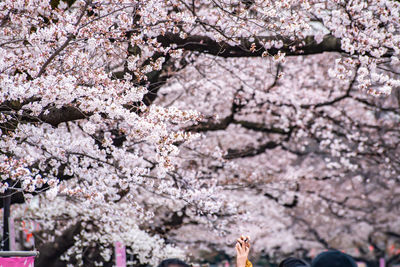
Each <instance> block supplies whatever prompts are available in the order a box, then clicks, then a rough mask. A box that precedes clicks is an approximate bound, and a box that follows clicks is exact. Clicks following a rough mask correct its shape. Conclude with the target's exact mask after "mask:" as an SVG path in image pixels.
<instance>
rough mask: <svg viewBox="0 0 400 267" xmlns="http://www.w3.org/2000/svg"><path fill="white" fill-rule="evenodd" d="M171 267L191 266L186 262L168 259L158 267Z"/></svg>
mask: <svg viewBox="0 0 400 267" xmlns="http://www.w3.org/2000/svg"><path fill="white" fill-rule="evenodd" d="M170 265H176V266H179V267H190V265H189V264H187V263H186V262H184V261H181V260H180V259H166V260H163V261H162V262H161V263H160V264H159V265H158V267H169V266H170Z"/></svg>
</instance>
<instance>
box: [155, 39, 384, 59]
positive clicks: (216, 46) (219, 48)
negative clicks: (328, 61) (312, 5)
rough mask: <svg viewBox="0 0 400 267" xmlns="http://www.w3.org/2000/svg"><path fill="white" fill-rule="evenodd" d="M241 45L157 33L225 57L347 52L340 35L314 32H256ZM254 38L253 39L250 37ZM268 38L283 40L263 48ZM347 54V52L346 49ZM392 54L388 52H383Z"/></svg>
mask: <svg viewBox="0 0 400 267" xmlns="http://www.w3.org/2000/svg"><path fill="white" fill-rule="evenodd" d="M237 39H238V41H239V42H240V45H233V44H230V43H228V42H225V41H216V40H214V39H212V38H210V37H208V36H200V35H191V36H187V37H186V38H184V39H183V38H181V37H180V36H179V35H178V34H173V33H166V34H165V35H163V36H158V37H157V40H158V42H160V43H161V44H162V45H163V46H165V47H167V46H171V45H176V46H177V48H183V49H185V50H187V51H197V52H201V53H206V54H211V55H216V56H220V57H224V58H229V57H260V56H265V55H272V56H274V55H277V54H278V52H279V51H280V52H281V53H285V54H286V55H287V56H303V55H312V54H320V53H324V52H339V53H346V52H345V51H344V50H343V49H342V48H341V41H340V39H338V38H336V37H334V36H331V35H325V36H324V37H323V39H322V41H321V42H319V43H318V42H317V41H316V40H315V37H314V36H307V37H306V38H304V39H300V40H293V39H291V38H288V37H284V36H265V37H264V36H259V37H256V38H237ZM251 39H254V40H251ZM270 41H282V43H283V45H282V47H281V48H279V49H278V48H275V47H272V48H269V49H266V48H265V45H264V44H265V43H267V42H270ZM346 54H347V53H346ZM384 56H385V57H389V56H391V53H387V54H386V55H384Z"/></svg>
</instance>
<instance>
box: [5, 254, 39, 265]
mask: <svg viewBox="0 0 400 267" xmlns="http://www.w3.org/2000/svg"><path fill="white" fill-rule="evenodd" d="M34 262H35V257H34V256H32V257H10V258H0V267H33V264H34Z"/></svg>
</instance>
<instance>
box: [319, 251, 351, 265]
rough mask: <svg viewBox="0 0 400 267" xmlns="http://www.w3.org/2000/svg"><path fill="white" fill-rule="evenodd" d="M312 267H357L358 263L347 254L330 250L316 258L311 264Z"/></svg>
mask: <svg viewBox="0 0 400 267" xmlns="http://www.w3.org/2000/svg"><path fill="white" fill-rule="evenodd" d="M311 267H357V263H356V262H355V261H354V259H353V258H352V257H351V256H350V255H347V254H346V253H343V252H340V251H337V250H329V251H325V252H322V253H320V254H319V255H318V256H317V257H315V259H314V260H313V261H312V263H311Z"/></svg>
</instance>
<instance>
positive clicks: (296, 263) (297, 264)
mask: <svg viewBox="0 0 400 267" xmlns="http://www.w3.org/2000/svg"><path fill="white" fill-rule="evenodd" d="M309 266H310V265H309V264H308V263H307V262H306V261H303V260H302V259H298V258H294V257H289V258H286V259H284V260H283V261H281V263H279V266H278V267H309Z"/></svg>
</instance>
